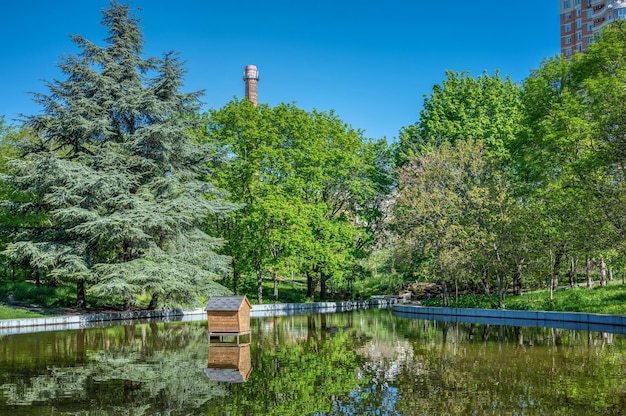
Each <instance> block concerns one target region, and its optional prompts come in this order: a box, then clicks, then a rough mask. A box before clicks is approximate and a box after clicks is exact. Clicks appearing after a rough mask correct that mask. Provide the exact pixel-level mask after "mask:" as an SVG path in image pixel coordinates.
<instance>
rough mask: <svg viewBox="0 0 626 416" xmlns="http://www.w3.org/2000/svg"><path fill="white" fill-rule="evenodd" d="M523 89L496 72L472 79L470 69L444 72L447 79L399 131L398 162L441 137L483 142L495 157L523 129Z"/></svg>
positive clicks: (442, 138)
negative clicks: (521, 109) (411, 121)
mask: <svg viewBox="0 0 626 416" xmlns="http://www.w3.org/2000/svg"><path fill="white" fill-rule="evenodd" d="M520 92H521V89H520V87H519V86H518V85H517V84H515V83H513V82H512V81H511V80H510V79H509V78H508V77H507V78H506V79H504V80H503V79H502V78H501V77H500V75H499V73H498V72H496V73H495V74H494V75H493V76H490V75H489V74H487V73H483V74H482V75H481V76H479V77H478V78H473V77H471V76H470V75H469V74H468V73H467V72H454V71H446V79H445V80H444V81H443V82H442V83H441V84H436V85H435V86H433V92H432V93H431V95H430V96H425V97H424V108H423V110H421V111H420V117H419V121H417V122H416V123H415V124H413V125H411V126H408V127H404V128H403V129H402V130H401V132H400V140H399V142H398V144H397V145H396V155H395V158H396V159H395V160H396V164H397V166H402V165H403V164H404V163H405V162H407V158H408V157H410V156H415V155H419V154H421V153H423V152H425V151H428V150H431V149H432V148H433V147H436V146H437V145H439V144H441V143H442V142H451V143H456V142H458V141H460V140H467V139H472V140H482V141H484V143H485V146H486V149H487V150H488V151H489V153H490V154H491V155H493V156H496V157H503V156H507V155H508V151H507V150H508V144H509V143H510V142H511V141H512V140H513V139H514V138H515V137H516V134H517V132H518V130H519V128H520V121H521V120H520V117H521V112H520V101H519V100H520Z"/></svg>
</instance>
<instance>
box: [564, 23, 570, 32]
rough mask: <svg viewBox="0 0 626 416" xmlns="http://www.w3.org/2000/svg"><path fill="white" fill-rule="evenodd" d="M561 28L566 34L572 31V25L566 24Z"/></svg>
mask: <svg viewBox="0 0 626 416" xmlns="http://www.w3.org/2000/svg"><path fill="white" fill-rule="evenodd" d="M563 28H564V29H565V31H566V32H571V31H572V25H571V24H569V23H568V24H566V25H565V26H564V27H563Z"/></svg>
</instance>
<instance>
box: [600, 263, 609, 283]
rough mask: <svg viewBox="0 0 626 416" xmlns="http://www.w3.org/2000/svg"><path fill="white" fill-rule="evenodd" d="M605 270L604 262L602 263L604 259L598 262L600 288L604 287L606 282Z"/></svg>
mask: <svg viewBox="0 0 626 416" xmlns="http://www.w3.org/2000/svg"><path fill="white" fill-rule="evenodd" d="M607 274H608V271H607V268H606V262H605V261H604V259H601V260H600V286H606V281H607Z"/></svg>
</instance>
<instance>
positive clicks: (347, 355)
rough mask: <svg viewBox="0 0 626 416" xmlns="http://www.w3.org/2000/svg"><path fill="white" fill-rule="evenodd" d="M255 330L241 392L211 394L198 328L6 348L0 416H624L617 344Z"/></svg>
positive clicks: (458, 330) (26, 342)
mask: <svg viewBox="0 0 626 416" xmlns="http://www.w3.org/2000/svg"><path fill="white" fill-rule="evenodd" d="M252 329H253V336H252V343H251V345H250V349H251V350H250V353H251V356H252V367H253V370H252V373H251V374H250V377H249V379H248V382H247V383H242V384H219V385H218V384H216V383H214V382H212V381H211V380H210V379H208V378H207V377H206V376H205V375H204V368H205V367H206V364H207V347H208V343H207V339H206V335H207V334H206V322H196V323H174V324H152V325H131V326H126V327H114V328H107V329H95V330H83V331H71V332H70V331H68V332H55V333H43V334H41V335H39V336H32V335H29V336H11V337H4V338H2V339H1V340H0V341H1V342H0V413H4V412H6V413H7V414H17V415H19V414H44V413H45V414H50V411H49V410H50V409H51V408H52V407H54V408H55V414H80V415H96V414H106V413H107V412H108V413H109V414H128V415H135V414H136V415H144V414H145V415H148V414H156V412H161V414H162V415H165V414H168V413H167V412H170V414H205V415H220V416H221V415H223V414H226V413H224V412H230V414H231V415H232V416H235V415H244V414H245V415H247V414H267V415H279V414H280V415H292V414H316V413H317V414H328V415H331V414H374V412H375V411H377V410H380V414H388V415H396V414H402V415H410V414H472V412H474V413H478V414H502V413H504V414H512V413H513V412H517V413H519V414H521V413H522V412H524V413H525V414H535V413H542V412H543V413H544V414H559V413H560V414H568V415H569V414H590V413H592V412H593V413H595V414H620V413H619V412H620V411H621V410H620V409H623V408H626V407H625V406H626V383H625V382H624V379H625V378H626V377H625V376H626V358H625V357H626V354H624V353H625V352H626V341H624V337H623V336H621V335H616V336H613V337H611V336H609V335H606V334H597V333H589V334H588V333H586V332H580V331H579V332H576V331H566V330H559V329H550V328H519V327H518V328H514V327H499V326H493V325H492V326H489V325H470V324H459V323H444V322H436V321H419V320H414V319H398V318H395V317H393V316H392V315H391V314H390V313H389V312H387V311H376V310H370V311H359V312H356V313H354V314H352V313H350V314H330V315H317V314H315V315H308V316H307V315H302V316H284V317H274V318H265V319H255V320H253V322H252ZM17 403H22V404H23V405H17ZM25 405H30V406H29V407H27V406H25ZM89 409H91V410H89ZM20 412H21V413H20Z"/></svg>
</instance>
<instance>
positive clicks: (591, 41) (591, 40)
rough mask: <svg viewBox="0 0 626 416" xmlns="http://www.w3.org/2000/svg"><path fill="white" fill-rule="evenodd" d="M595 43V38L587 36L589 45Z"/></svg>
mask: <svg viewBox="0 0 626 416" xmlns="http://www.w3.org/2000/svg"><path fill="white" fill-rule="evenodd" d="M592 43H593V36H587V45H591V44H592Z"/></svg>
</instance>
